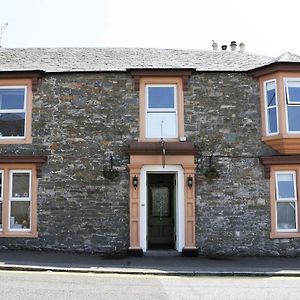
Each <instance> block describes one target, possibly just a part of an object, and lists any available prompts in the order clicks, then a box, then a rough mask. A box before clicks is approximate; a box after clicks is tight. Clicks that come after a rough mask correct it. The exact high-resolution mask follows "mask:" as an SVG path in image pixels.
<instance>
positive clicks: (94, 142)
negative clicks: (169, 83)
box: [0, 72, 300, 255]
mask: <svg viewBox="0 0 300 300" xmlns="http://www.w3.org/2000/svg"><path fill="white" fill-rule="evenodd" d="M260 126H261V125H260V111H259V91H258V83H257V81H256V80H254V79H252V78H251V77H250V76H248V75H247V74H241V73H214V72H211V73H201V74H200V73H199V74H195V75H193V76H192V77H191V78H190V81H189V84H188V89H187V91H185V131H186V136H187V139H188V140H190V141H193V142H194V143H195V144H196V145H197V146H198V147H199V155H198V157H197V159H198V162H199V169H198V170H197V174H196V175H197V176H196V210H197V216H196V222H197V226H196V237H197V244H198V246H199V253H200V254H202V255H217V254H218V255H233V254H235V255H295V254H298V253H299V251H300V243H299V239H284V240H278V239H270V238H269V233H270V203H269V181H268V180H266V179H264V175H263V168H262V166H261V165H260V164H259V161H258V156H260V155H268V154H274V152H273V151H272V150H271V149H269V148H268V147H266V146H265V145H264V144H263V143H261V141H260V138H261V127H260ZM32 128H33V144H32V145H11V146H9V145H7V146H5V145H3V146H1V148H0V153H1V154H28V155H29V154H36V155H37V154H43V155H45V154H46V155H48V158H49V162H48V163H47V164H46V165H45V166H44V167H43V171H42V178H40V179H39V187H38V230H39V237H38V238H37V239H23V238H15V239H7V238H1V239H0V245H2V246H5V247H9V248H27V249H51V250H60V251H86V252H99V253H106V254H112V253H125V252H126V251H127V248H128V239H129V227H128V226H129V207H128V202H129V199H128V197H129V195H128V193H129V181H128V177H129V176H128V170H127V164H128V155H127V154H126V151H125V148H126V145H127V144H128V143H129V142H130V141H132V140H136V139H137V137H138V92H137V91H135V90H134V83H133V80H132V78H131V76H130V75H129V74H125V73H102V74H96V73H95V74H92V73H90V74H88V73H85V74H83V73H82V74H80V73H77V74H76V73H72V74H52V75H50V74H48V75H44V76H43V78H42V79H41V80H40V81H39V84H38V90H37V92H36V93H35V94H34V99H33V120H32ZM111 156H112V158H113V162H112V163H113V169H114V170H116V171H117V175H118V176H117V177H116V178H114V179H108V178H106V177H105V176H104V173H103V171H105V170H109V169H110V163H111V160H110V157H111ZM210 156H212V160H211V163H212V166H214V167H215V168H216V169H217V171H218V173H219V177H218V178H215V179H208V178H207V177H205V176H204V175H203V173H204V171H205V170H206V169H207V168H208V166H209V157H210ZM113 175H114V174H113Z"/></svg>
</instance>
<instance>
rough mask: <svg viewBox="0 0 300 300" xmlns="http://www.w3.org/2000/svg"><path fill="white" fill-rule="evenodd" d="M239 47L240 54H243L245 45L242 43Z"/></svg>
mask: <svg viewBox="0 0 300 300" xmlns="http://www.w3.org/2000/svg"><path fill="white" fill-rule="evenodd" d="M239 46H240V52H241V53H244V52H245V47H246V45H245V43H243V42H242V43H240V45H239Z"/></svg>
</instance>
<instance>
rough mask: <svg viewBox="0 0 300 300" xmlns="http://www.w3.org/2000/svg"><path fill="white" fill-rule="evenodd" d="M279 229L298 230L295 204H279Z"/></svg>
mask: <svg viewBox="0 0 300 300" xmlns="http://www.w3.org/2000/svg"><path fill="white" fill-rule="evenodd" d="M277 228H278V229H296V210H295V203H294V202H287V203H277Z"/></svg>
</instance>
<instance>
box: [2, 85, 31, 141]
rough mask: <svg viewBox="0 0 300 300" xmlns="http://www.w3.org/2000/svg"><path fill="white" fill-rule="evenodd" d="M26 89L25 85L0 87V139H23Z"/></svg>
mask: <svg viewBox="0 0 300 300" xmlns="http://www.w3.org/2000/svg"><path fill="white" fill-rule="evenodd" d="M26 89H27V88H26V86H1V87H0V139H3V138H6V139H11V138H13V139H18V138H23V139H24V137H25V128H26V126H25V123H26V94H27V92H26Z"/></svg>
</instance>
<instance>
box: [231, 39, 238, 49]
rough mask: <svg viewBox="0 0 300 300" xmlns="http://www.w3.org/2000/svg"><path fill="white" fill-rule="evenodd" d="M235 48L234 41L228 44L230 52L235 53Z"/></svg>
mask: <svg viewBox="0 0 300 300" xmlns="http://www.w3.org/2000/svg"><path fill="white" fill-rule="evenodd" d="M236 47H237V43H236V41H232V42H231V43H230V48H231V51H235V50H236Z"/></svg>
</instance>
